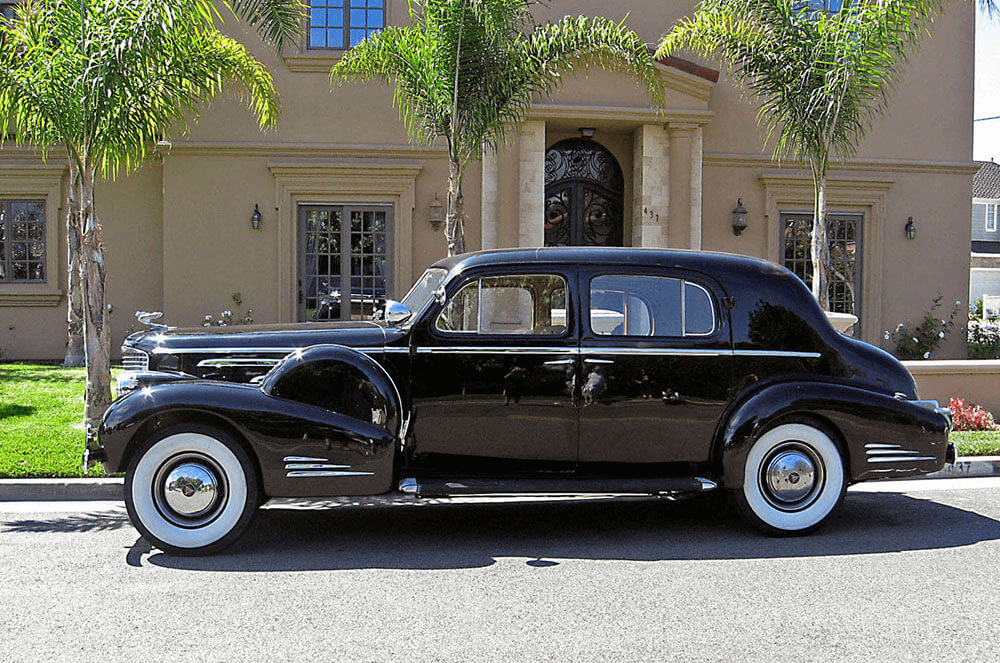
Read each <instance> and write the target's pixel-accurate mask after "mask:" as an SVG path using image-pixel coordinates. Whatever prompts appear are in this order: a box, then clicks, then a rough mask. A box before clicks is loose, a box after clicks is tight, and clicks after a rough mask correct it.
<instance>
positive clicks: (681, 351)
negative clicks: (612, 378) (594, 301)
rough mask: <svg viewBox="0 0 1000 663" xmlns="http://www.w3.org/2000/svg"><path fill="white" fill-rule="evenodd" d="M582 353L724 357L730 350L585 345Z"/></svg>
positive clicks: (730, 352)
mask: <svg viewBox="0 0 1000 663" xmlns="http://www.w3.org/2000/svg"><path fill="white" fill-rule="evenodd" d="M580 352H581V353H582V354H602V355H624V356H629V355H631V356H643V355H659V356H664V357H725V356H729V355H731V354H732V351H731V350H697V349H693V348H627V347H621V346H618V347H611V346H608V347H592V346H590V347H585V348H580Z"/></svg>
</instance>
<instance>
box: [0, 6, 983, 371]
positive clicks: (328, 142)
mask: <svg viewBox="0 0 1000 663" xmlns="http://www.w3.org/2000/svg"><path fill="white" fill-rule="evenodd" d="M312 5H313V7H314V9H316V11H313V12H311V13H310V16H309V17H308V19H307V20H309V21H310V26H309V29H308V30H307V31H306V34H305V35H304V37H303V40H302V43H301V44H300V45H299V46H298V47H294V48H291V49H288V50H287V51H286V52H285V53H284V54H283V55H282V56H280V57H279V56H277V55H275V54H273V53H272V52H270V51H269V50H268V49H267V48H265V47H264V46H263V45H262V44H260V42H259V41H258V40H257V39H256V37H255V36H253V35H252V34H250V33H244V32H243V31H240V32H239V33H238V34H239V35H240V38H241V39H244V40H245V41H246V42H247V43H248V45H249V46H250V48H251V49H252V50H253V51H254V52H255V53H256V54H257V55H258V57H260V58H261V59H262V60H263V61H264V62H265V63H266V64H267V66H268V67H269V68H270V69H271V71H272V72H273V74H274V77H275V82H276V84H277V87H278V90H279V91H280V93H281V95H282V107H283V111H282V116H281V120H280V127H279V128H278V129H277V130H276V131H273V132H270V133H266V134H262V133H260V132H259V131H258V130H257V129H256V127H255V126H254V122H253V118H252V116H251V114H250V113H249V112H247V111H246V110H245V109H243V108H242V107H241V106H240V105H239V104H238V103H237V102H236V101H234V100H230V99H226V98H222V99H220V100H218V101H216V102H215V103H214V104H213V105H212V106H211V107H210V108H209V109H207V110H206V111H205V112H204V113H203V115H202V117H201V120H200V121H199V122H198V123H197V124H196V125H195V126H193V128H192V129H191V130H190V131H189V132H188V133H184V134H180V133H174V134H171V135H169V136H168V138H169V142H170V146H169V147H164V148H163V149H162V150H161V153H160V154H161V158H160V159H159V160H157V161H154V162H151V163H149V164H148V165H146V166H145V167H143V168H142V170H140V171H139V172H138V173H136V174H134V175H132V176H130V177H127V178H123V179H121V180H119V181H117V182H115V183H108V184H102V185H100V187H99V189H98V191H97V205H98V211H99V215H100V218H101V220H102V222H103V225H104V240H105V246H106V248H107V265H108V274H109V277H108V281H109V298H110V302H111V304H112V305H113V309H114V313H113V317H112V323H113V332H114V343H115V345H116V346H117V344H118V342H119V341H120V339H121V338H122V337H123V336H124V335H125V334H126V333H128V332H129V330H131V329H135V328H137V327H138V324H137V323H136V322H135V320H134V319H133V311H135V310H138V309H142V310H163V311H164V312H165V316H164V320H165V321H167V322H169V323H170V324H172V325H198V324H200V322H201V320H202V319H203V317H204V316H205V315H206V314H214V315H215V316H218V313H219V311H221V310H223V309H227V308H233V305H232V300H231V295H232V293H234V292H239V293H241V294H242V299H243V301H244V302H245V303H246V305H248V306H252V307H253V309H254V318H255V319H256V320H257V321H258V322H269V321H295V320H305V319H308V318H310V317H312V316H314V315H316V313H317V312H326V313H334V312H339V313H342V314H343V315H348V314H350V311H351V308H352V307H348V306H340V305H339V301H343V302H345V303H346V302H347V301H351V300H352V299H353V300H356V301H357V302H358V304H357V305H356V306H354V307H353V309H354V313H355V314H358V315H360V314H361V313H362V310H361V309H362V308H365V306H363V305H362V304H361V302H362V301H364V300H365V299H366V298H370V297H371V296H372V295H373V294H374V295H377V294H381V293H382V292H385V293H387V294H388V295H390V296H395V297H400V296H402V295H403V294H404V293H405V291H406V290H407V288H408V287H409V285H410V284H411V283H412V282H413V280H414V279H415V278H416V277H417V276H418V275H419V274H420V273H421V271H422V270H423V269H424V268H425V267H426V266H427V265H429V264H430V263H432V262H433V261H435V260H436V259H438V258H440V257H442V256H443V255H444V253H445V243H444V240H443V238H442V234H441V232H440V230H437V229H435V228H434V227H433V225H432V224H431V223H430V216H431V213H432V209H433V208H434V206H435V201H436V200H437V201H443V198H444V195H445V193H446V178H447V162H446V159H445V151H444V148H443V147H441V146H434V147H414V146H412V145H411V144H410V143H409V141H408V139H407V136H406V133H405V131H404V128H403V124H402V122H401V121H400V120H399V118H398V115H397V112H396V110H395V109H394V108H393V106H392V94H393V93H392V89H391V88H390V87H388V86H385V85H380V84H377V83H372V84H366V85H361V84H349V85H344V86H340V87H337V88H335V89H332V90H331V87H330V81H329V75H328V72H329V69H330V66H331V65H332V64H333V63H334V62H336V60H337V58H338V56H339V55H340V53H342V50H341V49H340V47H341V46H342V45H343V44H350V43H356V41H357V40H359V39H361V38H362V37H363V36H364V34H366V33H368V32H370V31H372V30H377V29H379V28H380V27H381V26H383V25H386V24H389V25H394V24H404V23H405V22H406V21H407V11H406V6H407V5H406V2H404V1H403V0H347V1H346V2H345V1H344V0H314V2H313V3H312ZM694 5H695V3H694V1H693V0H688V1H685V2H677V3H668V4H665V3H662V2H659V1H655V0H634V1H633V2H629V3H595V2H584V1H583V0H572V1H566V2H559V3H552V6H539V7H538V8H537V10H536V11H537V15H538V18H539V19H540V20H543V21H544V20H552V19H556V18H558V17H559V16H561V15H562V14H564V13H573V14H575V13H595V12H605V13H606V14H607V15H609V16H610V17H611V18H621V17H622V16H624V15H625V14H628V23H629V24H630V25H631V26H632V27H634V28H635V29H636V30H638V31H639V33H640V35H641V36H642V37H643V38H644V39H645V40H646V41H647V42H648V43H649V44H651V45H655V44H656V43H657V41H658V40H659V37H660V35H661V34H663V32H664V31H666V30H667V29H668V28H669V27H670V26H671V25H672V24H673V23H674V22H675V21H676V20H677V19H679V18H680V17H681V16H682V15H685V14H689V13H691V11H692V10H693V8H694ZM609 7H611V8H610V9H609ZM319 9H323V10H325V11H318V10H319ZM973 11H974V6H973V4H972V3H958V4H955V5H952V6H949V8H948V10H947V13H946V14H945V15H944V16H943V17H942V18H941V19H940V20H939V21H937V22H936V23H935V25H934V28H933V29H934V34H933V36H932V37H931V38H929V39H927V40H926V41H925V43H924V45H923V48H922V49H921V51H920V52H918V53H915V54H913V56H912V58H911V59H910V61H909V63H908V65H907V75H906V77H905V78H903V79H902V80H901V81H900V82H899V84H898V85H897V86H895V88H894V90H893V91H892V104H891V107H890V111H889V113H888V114H887V115H886V117H885V118H883V119H879V120H877V121H876V122H875V123H874V125H873V127H872V128H871V131H870V133H869V136H868V137H867V138H866V139H865V140H864V141H863V143H862V145H861V148H860V150H859V152H858V154H857V156H856V157H855V158H852V159H849V160H847V161H845V162H842V163H841V162H838V163H835V164H834V165H833V168H832V172H831V174H830V177H829V191H828V200H829V208H830V210H831V212H832V218H833V221H832V225H833V232H832V233H831V243H832V248H833V252H834V256H835V261H836V266H837V268H838V272H839V274H840V276H839V277H837V278H838V281H839V283H838V285H837V286H836V289H835V292H834V295H835V296H834V301H835V302H836V305H837V307H838V308H839V309H840V310H844V311H848V312H853V313H855V314H857V315H858V316H859V317H860V322H859V325H858V330H859V331H858V334H859V336H860V337H861V338H863V339H865V340H867V341H870V342H873V343H883V341H882V334H883V330H884V329H890V328H892V327H894V326H895V325H896V324H897V323H899V322H902V321H904V320H907V319H910V320H917V319H919V318H920V317H922V316H923V314H924V313H926V311H927V310H928V309H929V308H930V306H931V302H932V300H933V298H934V297H935V296H936V295H937V294H938V293H940V294H942V295H943V296H944V298H945V299H946V300H952V301H954V300H963V301H964V299H965V296H966V293H968V291H969V283H968V270H967V269H966V267H965V265H966V264H967V263H966V261H967V259H968V255H969V253H968V251H969V241H970V239H969V234H968V232H969V224H968V219H969V214H970V208H969V205H970V200H971V190H972V175H973V173H974V172H975V167H974V166H973V164H972V163H971V154H972V144H971V141H972V88H973V72H972V55H973V50H972V49H973V39H972V36H973ZM660 73H661V78H662V81H663V87H664V90H665V96H666V108H665V109H664V110H663V111H659V110H656V109H653V108H651V107H650V103H649V99H648V97H647V95H646V94H645V92H644V91H643V90H641V89H640V88H639V87H637V86H636V85H635V84H634V83H633V82H631V81H630V80H628V79H626V78H625V77H623V76H622V75H620V74H617V73H610V72H604V71H599V70H590V71H589V72H587V73H582V72H581V73H578V74H574V75H571V76H567V77H565V82H564V84H563V86H562V88H561V90H560V91H559V92H558V93H557V94H556V95H555V96H554V97H552V98H546V99H543V100H539V103H537V104H536V105H535V106H534V108H533V110H532V111H531V113H530V116H529V117H528V120H527V121H526V122H524V123H523V124H522V125H521V126H519V127H517V128H516V129H515V130H514V131H513V132H512V136H513V140H512V142H511V144H510V145H508V146H506V147H503V148H501V149H500V151H499V153H498V154H496V155H489V156H487V157H486V158H485V160H484V162H483V163H482V164H475V165H473V166H472V167H470V169H469V171H468V172H467V174H466V177H465V189H464V194H465V210H466V213H467V215H468V220H467V222H466V224H465V228H466V238H467V242H468V246H469V248H470V250H473V249H479V248H494V247H505V246H541V245H543V244H547V243H549V244H551V243H570V244H572V243H607V244H622V245H626V246H654V247H664V246H666V247H680V248H692V249H706V250H713V251H729V252H734V253H741V254H746V255H753V256H760V257H764V258H767V259H770V260H773V261H776V262H779V263H780V262H783V263H785V264H787V265H788V266H789V267H790V268H792V269H795V270H796V271H797V272H798V273H799V274H800V275H803V276H806V277H808V274H809V265H808V235H809V223H810V218H811V209H812V202H813V188H812V179H811V177H810V175H809V173H808V172H807V171H805V170H798V169H794V168H792V167H790V166H789V164H784V165H782V166H779V165H777V164H775V163H773V162H772V160H771V158H770V155H771V146H764V145H763V135H762V133H761V132H760V130H758V129H757V126H756V122H755V114H756V110H757V109H756V107H754V106H753V105H752V104H750V103H747V102H746V101H745V100H744V99H743V98H742V96H741V93H740V91H739V90H737V89H736V88H735V87H734V86H733V85H732V84H731V83H730V82H729V81H728V80H727V78H726V76H725V75H724V74H723V75H721V76H720V75H719V74H718V72H716V71H713V70H712V69H709V68H707V67H705V66H701V65H696V64H692V63H690V62H686V61H685V60H682V59H671V60H669V61H666V62H664V63H662V65H661V67H660ZM53 154H54V155H55V154H57V153H53ZM66 194H67V170H66V167H65V165H64V164H63V163H62V162H61V161H60V160H59V159H58V158H55V157H53V158H52V159H50V160H49V161H48V162H47V163H43V162H42V161H40V160H39V159H38V158H37V157H36V155H35V154H34V153H33V152H32V151H31V150H27V149H22V148H16V147H15V146H13V145H11V144H6V145H4V146H3V149H2V151H0V206H2V207H0V209H2V210H3V211H2V214H3V219H4V220H3V224H4V225H3V227H2V229H0V232H2V233H6V234H5V235H3V237H5V238H7V239H6V244H0V247H2V248H0V254H2V255H3V267H2V269H3V276H0V349H2V350H3V352H4V353H5V356H7V357H15V358H52V359H54V358H59V357H61V356H62V353H63V349H64V344H65V323H64V320H65V317H66V314H65V306H66V302H65V295H64V293H65V290H66V276H65V271H66V270H65V266H64V264H65V259H66V248H65V238H64V232H63V229H62V228H63V224H64V220H63V214H64V204H65V203H64V201H65V199H66ZM738 200H739V201H742V205H743V206H744V207H745V208H746V210H747V211H748V216H747V218H748V220H749V226H748V227H747V229H746V230H745V231H743V232H742V233H741V234H739V235H737V234H735V233H734V230H733V210H734V208H736V207H737V201H738ZM255 207H257V208H259V210H260V217H261V224H260V228H259V230H257V229H254V228H252V226H251V215H252V213H253V212H254V209H255ZM909 217H912V218H913V220H914V225H915V227H916V229H917V232H916V237H915V239H913V240H912V241H911V240H908V239H907V237H906V234H905V233H904V226H905V224H906V222H907V219H908V218H909ZM0 241H3V240H0ZM347 247H350V249H351V250H350V251H347V250H346V248H347ZM342 248H343V249H345V250H343V251H341V249H342ZM348 293H350V294H348ZM338 298H339V299H338ZM960 336H961V335H960V334H956V335H954V337H953V338H949V339H948V341H947V342H946V344H945V346H944V349H943V351H942V354H943V355H944V356H964V352H965V346H964V339H962V338H960Z"/></svg>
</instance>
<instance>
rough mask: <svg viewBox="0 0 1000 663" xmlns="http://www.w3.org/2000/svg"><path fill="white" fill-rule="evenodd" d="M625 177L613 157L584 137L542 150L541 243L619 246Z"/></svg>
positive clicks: (620, 243) (603, 148) (552, 244)
mask: <svg viewBox="0 0 1000 663" xmlns="http://www.w3.org/2000/svg"><path fill="white" fill-rule="evenodd" d="M624 188H625V187H624V178H623V177H622V169H621V166H619V165H618V161H617V159H615V157H614V155H613V154H611V152H610V151H608V149H607V148H605V147H604V146H603V145H601V144H600V143H597V142H595V141H594V140H591V139H587V138H570V139H567V140H563V141H560V142H558V143H556V144H555V145H553V146H552V147H551V148H549V150H548V151H546V153H545V246H622V236H623V217H622V208H623V206H624V200H623V196H624Z"/></svg>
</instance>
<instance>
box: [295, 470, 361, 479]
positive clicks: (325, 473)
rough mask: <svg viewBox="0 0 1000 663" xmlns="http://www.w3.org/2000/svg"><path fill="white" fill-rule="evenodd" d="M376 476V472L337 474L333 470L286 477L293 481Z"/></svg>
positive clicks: (297, 473)
mask: <svg viewBox="0 0 1000 663" xmlns="http://www.w3.org/2000/svg"><path fill="white" fill-rule="evenodd" d="M373 474H375V473H374V472H335V471H332V470H303V471H295V472H288V473H287V474H285V476H286V477H288V478H291V479H298V478H305V477H361V476H371V475H373Z"/></svg>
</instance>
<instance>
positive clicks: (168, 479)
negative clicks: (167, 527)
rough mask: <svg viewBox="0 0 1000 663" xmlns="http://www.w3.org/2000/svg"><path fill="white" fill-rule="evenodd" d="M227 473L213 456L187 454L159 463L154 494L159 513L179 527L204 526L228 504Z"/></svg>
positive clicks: (154, 483)
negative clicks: (211, 457)
mask: <svg viewBox="0 0 1000 663" xmlns="http://www.w3.org/2000/svg"><path fill="white" fill-rule="evenodd" d="M227 492H228V491H227V490H226V483H225V474H224V473H223V472H222V469H221V468H220V467H219V466H218V465H217V464H216V463H215V462H214V461H213V460H211V459H210V458H208V457H206V456H202V455H200V454H184V455H182V456H178V457H175V458H171V459H170V460H169V461H167V462H166V463H164V464H163V465H161V466H160V469H159V470H158V471H157V473H156V478H155V479H154V482H153V497H154V500H155V502H156V507H157V509H158V510H159V512H160V514H161V515H162V516H163V517H164V518H166V519H167V520H169V521H170V522H172V523H173V524H175V525H178V526H180V527H201V526H203V525H206V524H208V523H209V522H211V521H212V520H213V519H214V518H215V517H216V516H217V515H218V514H219V512H220V511H221V510H222V507H223V506H225V502H226V496H227Z"/></svg>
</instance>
